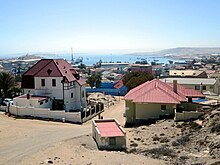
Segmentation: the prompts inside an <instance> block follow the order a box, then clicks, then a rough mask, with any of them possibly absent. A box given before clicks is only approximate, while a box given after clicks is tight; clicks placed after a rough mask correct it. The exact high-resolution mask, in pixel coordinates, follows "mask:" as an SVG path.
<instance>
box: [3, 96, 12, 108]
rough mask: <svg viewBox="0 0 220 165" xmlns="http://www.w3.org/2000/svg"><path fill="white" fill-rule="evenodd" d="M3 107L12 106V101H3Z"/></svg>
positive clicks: (7, 99)
mask: <svg viewBox="0 0 220 165" xmlns="http://www.w3.org/2000/svg"><path fill="white" fill-rule="evenodd" d="M3 105H6V106H9V105H13V99H9V98H6V99H4V101H3Z"/></svg>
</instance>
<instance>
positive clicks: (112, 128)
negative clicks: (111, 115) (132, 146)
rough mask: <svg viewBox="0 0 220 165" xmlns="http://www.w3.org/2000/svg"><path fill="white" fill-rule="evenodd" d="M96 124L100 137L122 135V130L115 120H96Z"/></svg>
mask: <svg viewBox="0 0 220 165" xmlns="http://www.w3.org/2000/svg"><path fill="white" fill-rule="evenodd" d="M96 126H97V128H98V130H99V132H100V134H101V137H115V136H124V133H123V132H122V130H121V129H120V128H119V127H118V125H117V124H116V123H115V122H113V121H112V122H111V121H109V122H97V123H96Z"/></svg>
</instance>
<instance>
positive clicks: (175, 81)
mask: <svg viewBox="0 0 220 165" xmlns="http://www.w3.org/2000/svg"><path fill="white" fill-rule="evenodd" d="M173 91H174V92H175V93H177V80H173Z"/></svg>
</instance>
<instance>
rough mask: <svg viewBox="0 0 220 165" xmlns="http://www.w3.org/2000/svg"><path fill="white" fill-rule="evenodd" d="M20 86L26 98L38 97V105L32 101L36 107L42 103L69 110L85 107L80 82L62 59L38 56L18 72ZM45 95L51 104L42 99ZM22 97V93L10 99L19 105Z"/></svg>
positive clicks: (52, 108)
mask: <svg viewBox="0 0 220 165" xmlns="http://www.w3.org/2000/svg"><path fill="white" fill-rule="evenodd" d="M21 87H22V89H23V93H24V94H28V95H30V97H29V100H32V99H34V100H36V98H37V99H38V102H39V104H33V105H35V106H37V107H42V105H43V104H45V106H44V108H50V109H51V110H61V109H64V110H65V111H66V112H70V111H83V109H84V108H86V106H87V103H86V93H85V87H84V82H82V81H81V79H80V77H79V74H78V72H76V70H75V69H74V68H72V66H71V65H70V64H69V63H68V62H67V61H65V60H63V59H56V60H55V59H41V60H40V61H38V62H37V63H36V64H35V65H33V66H32V67H31V68H30V69H29V70H27V71H26V72H25V73H24V74H23V75H22V84H21ZM45 97H46V98H49V101H48V102H50V101H51V104H48V103H47V104H46V103H45V102H46V101H42V99H41V98H45ZM22 98H23V99H25V98H26V96H21V97H18V98H15V99H14V100H15V103H16V105H17V106H19V105H23V103H22ZM16 100H17V101H16ZM43 100H45V99H43ZM46 100H48V99H46Z"/></svg>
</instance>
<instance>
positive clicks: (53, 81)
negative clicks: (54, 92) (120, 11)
mask: <svg viewBox="0 0 220 165" xmlns="http://www.w3.org/2000/svg"><path fill="white" fill-rule="evenodd" d="M52 86H53V87H55V86H56V79H52Z"/></svg>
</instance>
